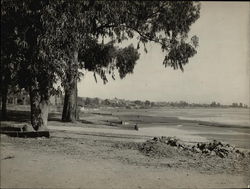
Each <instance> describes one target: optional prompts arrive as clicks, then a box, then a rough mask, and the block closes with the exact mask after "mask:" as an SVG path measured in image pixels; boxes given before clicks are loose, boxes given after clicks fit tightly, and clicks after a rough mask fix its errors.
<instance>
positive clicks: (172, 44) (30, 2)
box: [1, 0, 200, 126]
mask: <svg viewBox="0 0 250 189" xmlns="http://www.w3.org/2000/svg"><path fill="white" fill-rule="evenodd" d="M1 5H2V8H1V12H2V13H1V15H2V18H1V34H2V33H3V34H4V35H3V36H4V37H3V38H4V39H3V40H4V43H3V44H4V48H2V45H1V59H4V60H5V62H8V65H11V64H9V63H10V62H11V63H12V64H13V63H14V62H15V60H18V61H17V62H18V74H17V78H18V79H17V81H18V84H19V86H20V87H24V88H26V89H27V90H29V91H30V92H31V95H32V94H33V95H32V96H36V98H34V99H35V101H37V102H36V103H35V102H34V105H35V106H36V105H37V104H39V103H41V102H42V101H43V100H48V99H49V97H50V96H51V95H53V94H55V92H57V90H56V88H55V87H54V84H55V83H57V82H58V81H59V80H60V81H61V83H62V85H63V87H64V90H68V91H71V88H74V89H75V91H76V93H77V86H76V79H77V78H79V77H80V72H79V69H85V70H88V71H93V72H94V76H95V75H96V74H98V75H100V76H101V78H102V80H103V81H104V83H106V82H107V77H106V75H107V74H111V75H112V77H113V78H114V77H115V71H116V70H117V71H118V72H119V76H120V78H124V77H125V76H126V74H128V73H132V72H133V69H134V66H135V64H136V61H137V60H138V59H139V53H138V52H137V49H138V48H141V47H143V48H144V50H145V51H147V48H146V44H147V43H149V42H154V43H157V44H159V45H160V46H161V48H162V50H163V53H165V59H164V61H163V64H164V65H165V66H171V67H173V68H174V69H178V68H180V69H181V70H183V66H184V65H185V64H187V63H188V61H189V59H190V58H191V57H192V56H194V55H195V54H196V47H197V45H198V38H197V37H196V36H194V37H192V38H191V40H190V39H189V38H188V32H189V30H190V26H191V25H192V24H193V23H194V22H195V21H196V20H197V19H198V18H199V10H200V7H199V3H195V2H191V1H91V0H73V1H72V0H23V1H18V0H1ZM2 19H3V21H2ZM2 26H3V27H2ZM132 38H133V39H135V40H137V49H135V48H134V47H133V46H128V47H125V48H121V47H118V46H117V44H118V43H122V42H123V41H124V40H128V39H132ZM1 39H2V37H1ZM104 41H106V42H104ZM11 46H13V48H11ZM5 47H6V48H5ZM15 49H16V50H15ZM16 51H17V52H18V53H17V52H16ZM12 54H15V56H13V55H12ZM2 55H3V56H2ZM2 57H3V58H2ZM13 57H15V58H14V60H13ZM7 68H8V67H7ZM9 70H10V69H9ZM72 86H73V87H72ZM69 96H70V94H69ZM69 99H70V98H69ZM75 107H76V106H75ZM31 111H33V110H32V109H31ZM38 113H39V111H38ZM37 125H38V126H39V124H37Z"/></svg>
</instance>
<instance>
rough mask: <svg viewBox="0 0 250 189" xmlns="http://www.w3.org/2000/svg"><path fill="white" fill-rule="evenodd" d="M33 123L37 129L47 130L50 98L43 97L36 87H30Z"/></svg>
mask: <svg viewBox="0 0 250 189" xmlns="http://www.w3.org/2000/svg"><path fill="white" fill-rule="evenodd" d="M30 108H31V113H30V115H31V124H32V127H33V128H34V130H35V131H47V130H48V128H47V122H48V113H49V99H46V98H42V97H41V95H40V94H39V90H37V88H36V87H31V89H30Z"/></svg>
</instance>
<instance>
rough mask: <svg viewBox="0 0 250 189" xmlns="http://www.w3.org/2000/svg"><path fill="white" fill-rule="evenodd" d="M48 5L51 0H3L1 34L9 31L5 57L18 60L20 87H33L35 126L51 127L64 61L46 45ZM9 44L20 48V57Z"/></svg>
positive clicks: (33, 120)
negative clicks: (51, 101) (50, 110)
mask: <svg viewBox="0 0 250 189" xmlns="http://www.w3.org/2000/svg"><path fill="white" fill-rule="evenodd" d="M48 5H49V2H48V1H40V0H24V1H17V0H1V6H2V7H1V14H2V16H4V17H2V18H1V34H2V33H4V34H6V35H5V36H4V37H3V38H4V40H5V41H4V43H3V48H2V45H1V53H2V52H3V56H2V55H1V58H2V57H4V60H5V61H6V62H11V64H13V65H17V63H18V72H17V75H16V78H17V82H18V85H19V87H20V88H25V89H26V90H27V91H29V94H30V105H31V124H32V126H33V128H34V129H35V130H46V129H47V128H46V126H47V117H48V104H49V97H50V96H51V95H52V94H54V93H55V92H56V89H55V88H54V84H55V83H56V82H57V81H58V79H59V77H58V76H59V75H60V73H61V68H62V65H61V62H58V61H55V59H54V58H53V55H52V54H50V53H49V52H48V50H47V48H46V45H47V44H48V43H49V42H48V40H49V39H48V38H47V28H46V27H45V24H44V22H45V20H43V17H44V15H46V14H48V11H49V9H48ZM2 23H3V25H2ZM9 36H15V37H14V38H11V37H9ZM9 44H14V45H13V46H14V47H16V48H17V49H18V53H15V59H16V60H18V61H13V58H12V57H13V56H9V55H11V54H13V52H14V51H15V49H13V48H11V47H9ZM2 49H4V50H3V51H2Z"/></svg>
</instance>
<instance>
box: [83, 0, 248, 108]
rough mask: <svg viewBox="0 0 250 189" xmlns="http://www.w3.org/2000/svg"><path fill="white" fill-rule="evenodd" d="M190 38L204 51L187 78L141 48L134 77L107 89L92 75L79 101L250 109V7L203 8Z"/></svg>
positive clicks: (156, 51) (157, 52)
mask: <svg viewBox="0 0 250 189" xmlns="http://www.w3.org/2000/svg"><path fill="white" fill-rule="evenodd" d="M191 35H197V36H198V37H199V48H198V53H197V54H196V55H195V57H193V58H191V59H190V62H189V64H187V65H186V66H185V67H184V69H185V71H184V73H182V72H181V71H180V70H173V69H172V68H170V67H167V68H165V67H164V66H163V65H162V62H163V59H164V53H162V51H161V49H160V47H159V46H158V45H155V44H149V45H147V49H148V53H147V54H146V53H145V52H144V51H143V48H141V50H140V54H141V56H140V59H139V60H138V62H137V64H136V66H135V69H134V73H133V74H129V75H127V76H126V78H125V79H123V80H121V79H119V77H118V75H117V78H116V80H115V81H114V80H112V79H111V78H110V79H109V82H108V83H107V84H106V85H104V84H103V82H102V81H101V79H98V83H96V82H95V80H94V77H93V74H92V73H91V72H88V73H86V74H85V76H84V78H83V79H82V81H81V82H79V83H78V92H79V96H82V97H99V98H102V99H105V98H109V99H112V98H115V97H117V98H121V99H129V100H137V99H138V100H151V101H180V100H185V101H187V102H195V103H211V102H212V101H217V102H221V103H223V104H231V103H232V102H243V103H246V104H248V105H249V104H250V102H249V101H250V99H249V93H250V92H249V83H250V65H249V64H250V40H249V36H250V3H249V2H202V3H201V14H200V18H199V19H198V20H197V21H196V23H194V24H193V25H192V27H191V32H190V36H191Z"/></svg>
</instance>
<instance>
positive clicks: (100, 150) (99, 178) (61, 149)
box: [1, 131, 250, 188]
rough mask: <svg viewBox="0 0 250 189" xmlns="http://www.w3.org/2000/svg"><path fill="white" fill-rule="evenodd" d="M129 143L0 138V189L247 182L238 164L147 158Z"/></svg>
mask: <svg viewBox="0 0 250 189" xmlns="http://www.w3.org/2000/svg"><path fill="white" fill-rule="evenodd" d="M134 140H135V138H126V139H125V138H122V137H121V138H120V137H119V136H118V137H107V136H105V135H103V136H94V135H82V134H80V133H72V132H69V131H65V132H62V131H54V132H52V138H50V139H46V138H40V139H21V138H10V137H7V136H5V135H1V188H242V187H247V185H248V184H249V183H250V180H249V178H250V174H249V167H248V168H245V169H244V167H242V164H241V163H240V162H239V163H236V164H231V163H230V162H229V163H228V162H227V161H228V160H226V159H219V158H218V157H216V158H212V159H211V158H210V159H209V160H206V158H205V159H204V158H201V157H192V158H190V157H188V156H187V157H185V156H182V155H178V154H173V155H172V156H170V157H151V156H146V155H145V154H144V153H142V152H140V151H139V150H138V149H137V148H136V144H138V143H135V142H134ZM227 166H228V167H227ZM231 166H238V167H234V168H233V167H231Z"/></svg>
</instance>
